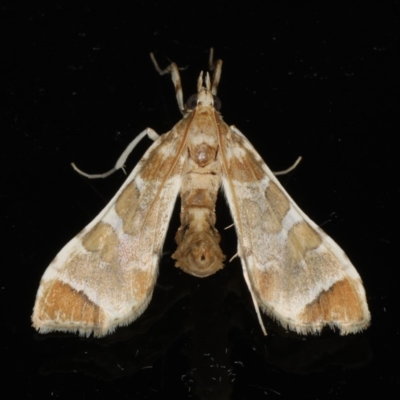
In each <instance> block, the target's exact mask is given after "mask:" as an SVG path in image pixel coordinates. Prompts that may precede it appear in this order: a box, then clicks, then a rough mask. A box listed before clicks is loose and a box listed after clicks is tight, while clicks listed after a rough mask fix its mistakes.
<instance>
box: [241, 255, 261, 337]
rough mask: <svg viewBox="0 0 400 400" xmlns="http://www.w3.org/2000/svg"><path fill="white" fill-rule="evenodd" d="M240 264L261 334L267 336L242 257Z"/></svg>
mask: <svg viewBox="0 0 400 400" xmlns="http://www.w3.org/2000/svg"><path fill="white" fill-rule="evenodd" d="M234 257H236V254H235V256H234ZM239 257H240V255H239ZM241 264H242V269H243V276H244V281H245V282H246V285H247V287H248V289H249V291H250V294H251V298H252V300H253V304H254V309H255V311H256V314H257V318H258V322H259V324H260V326H261V330H262V332H263V334H264V335H265V336H267V330H266V329H265V326H264V322H263V320H262V317H261V313H260V307H259V306H258V301H257V296H256V294H255V293H254V290H253V286H252V285H251V281H250V277H249V273H248V272H247V267H246V265H245V264H244V262H243V259H242V262H241Z"/></svg>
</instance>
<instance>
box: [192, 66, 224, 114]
mask: <svg viewBox="0 0 400 400" xmlns="http://www.w3.org/2000/svg"><path fill="white" fill-rule="evenodd" d="M197 106H202V107H214V108H215V109H216V110H217V111H219V110H220V109H221V100H220V99H219V98H218V97H217V96H216V95H214V94H213V89H212V88H211V83H210V75H209V74H208V72H207V73H206V77H205V80H204V82H203V71H202V72H200V76H199V79H198V80H197V93H196V94H192V95H191V96H190V97H189V98H188V99H187V101H186V103H185V109H186V111H190V110H194V109H195V108H196V107H197Z"/></svg>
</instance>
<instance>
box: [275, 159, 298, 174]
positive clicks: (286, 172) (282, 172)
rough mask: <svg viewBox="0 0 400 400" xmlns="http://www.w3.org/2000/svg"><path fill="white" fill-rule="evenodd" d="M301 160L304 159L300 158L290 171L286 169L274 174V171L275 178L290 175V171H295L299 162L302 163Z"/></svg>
mask: <svg viewBox="0 0 400 400" xmlns="http://www.w3.org/2000/svg"><path fill="white" fill-rule="evenodd" d="M301 159H302V157H301V156H300V157H299V158H298V159H297V160H296V161H295V163H294V164H293V165H292V166H290V167H289V168H288V169H285V170H283V171H277V172H273V171H272V173H273V174H274V175H275V176H278V175H285V174H288V173H289V172H290V171H293V170H294V169H295V168H296V167H297V166H298V165H299V162H300V161H301Z"/></svg>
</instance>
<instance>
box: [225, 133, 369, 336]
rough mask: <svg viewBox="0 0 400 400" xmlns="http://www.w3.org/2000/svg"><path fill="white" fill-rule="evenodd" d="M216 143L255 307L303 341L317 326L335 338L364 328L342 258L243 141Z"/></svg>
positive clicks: (355, 286) (360, 294)
mask: <svg viewBox="0 0 400 400" xmlns="http://www.w3.org/2000/svg"><path fill="white" fill-rule="evenodd" d="M221 140H222V144H221V160H222V161H221V162H222V164H223V168H222V169H223V187H224V191H225V194H226V197H227V199H228V203H229V206H230V209H231V212H232V214H233V219H234V223H235V227H236V231H237V235H238V255H239V256H240V258H241V261H242V267H243V272H244V274H245V276H246V275H247V276H248V277H249V281H250V285H251V288H250V290H253V293H255V296H256V299H257V302H258V305H259V307H260V308H261V309H262V310H263V311H264V312H265V313H267V314H269V315H270V316H271V317H273V318H275V319H276V320H277V321H279V322H280V323H281V324H282V325H283V326H284V327H287V328H289V329H292V330H294V331H297V332H298V333H302V334H307V333H318V332H320V331H321V329H322V328H323V327H324V325H329V326H331V327H337V328H339V330H340V332H341V334H347V333H353V332H357V331H360V330H362V329H364V328H366V327H367V326H368V325H369V322H370V313H369V310H368V305H367V301H366V297H365V291H364V287H363V285H362V282H361V279H360V276H359V275H358V273H357V271H356V269H355V268H354V266H353V265H352V264H351V262H350V260H349V259H348V258H347V256H346V255H345V253H344V252H343V250H342V249H341V248H340V247H339V246H338V245H337V244H336V243H335V242H334V241H333V240H332V239H331V238H330V237H329V236H328V235H326V233H325V232H324V231H323V230H322V229H321V228H319V227H318V226H317V225H316V224H315V223H314V222H313V221H311V220H310V219H309V218H308V217H307V216H306V215H305V214H304V213H303V212H302V211H301V210H300V209H299V207H298V206H297V205H296V204H295V202H294V201H293V200H292V199H291V198H290V196H289V195H288V194H287V193H286V191H285V190H284V189H283V187H282V186H281V185H280V183H279V182H278V180H277V179H276V178H275V176H274V175H273V173H272V172H271V171H270V170H269V168H268V167H267V166H266V165H265V163H264V162H263V160H262V159H261V157H260V155H259V154H258V153H257V152H256V151H255V149H254V147H253V146H252V145H251V144H250V142H249V141H248V140H247V139H246V138H245V137H244V135H243V134H241V133H240V132H239V131H238V130H237V129H236V128H234V127H231V128H230V129H229V130H227V134H226V135H225V136H223V137H222V139H221Z"/></svg>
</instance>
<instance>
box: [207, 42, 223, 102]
mask: <svg viewBox="0 0 400 400" xmlns="http://www.w3.org/2000/svg"><path fill="white" fill-rule="evenodd" d="M208 68H209V69H210V71H214V74H213V77H212V85H211V93H212V94H213V95H214V96H216V95H217V91H218V85H219V81H220V79H221V71H222V60H217V61H214V49H213V48H212V47H211V49H210V56H209V58H208Z"/></svg>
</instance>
